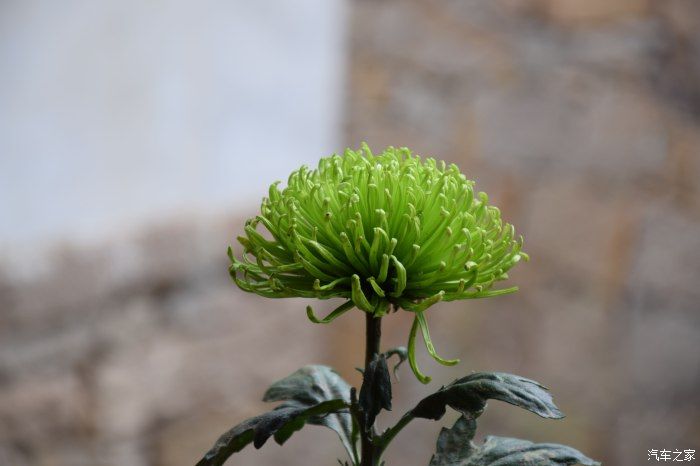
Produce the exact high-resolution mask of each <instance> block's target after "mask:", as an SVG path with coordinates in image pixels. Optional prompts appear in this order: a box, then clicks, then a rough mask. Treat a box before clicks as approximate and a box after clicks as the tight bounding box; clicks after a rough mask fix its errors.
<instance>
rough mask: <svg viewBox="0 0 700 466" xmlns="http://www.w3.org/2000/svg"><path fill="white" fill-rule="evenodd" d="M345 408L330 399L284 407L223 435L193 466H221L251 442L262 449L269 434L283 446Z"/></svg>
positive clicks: (338, 401)
mask: <svg viewBox="0 0 700 466" xmlns="http://www.w3.org/2000/svg"><path fill="white" fill-rule="evenodd" d="M347 407H348V405H347V403H346V402H345V401H344V400H330V401H324V402H321V403H318V404H314V405H313V406H310V407H294V406H287V405H286V403H285V404H283V405H280V406H278V407H277V408H275V409H274V410H272V411H270V412H267V413H265V414H261V415H260V416H255V417H253V418H250V419H247V420H245V421H243V422H242V423H240V424H238V425H237V426H235V427H233V428H232V429H231V430H229V431H228V432H226V433H225V434H223V435H222V436H221V437H219V439H218V440H217V441H216V443H215V444H214V446H213V447H212V448H211V449H210V450H209V451H208V452H207V453H206V454H205V455H204V457H203V458H202V459H201V460H200V461H199V462H198V463H197V464H196V466H221V465H223V464H224V462H225V461H226V460H227V459H228V457H229V456H231V455H232V454H234V453H236V452H239V451H241V450H242V449H243V448H244V447H245V446H246V445H248V444H249V443H251V442H253V445H254V446H255V448H260V447H262V446H263V445H264V444H265V442H267V439H269V438H270V437H271V436H272V435H274V437H275V441H276V442H277V443H279V444H280V445H282V444H283V443H284V442H285V441H287V439H289V437H291V435H292V434H293V433H294V432H296V431H297V430H299V429H301V428H302V427H303V426H304V424H305V423H307V422H311V420H312V419H321V418H322V417H324V416H326V415H328V414H329V413H336V412H338V411H341V410H345V409H346V408H347Z"/></svg>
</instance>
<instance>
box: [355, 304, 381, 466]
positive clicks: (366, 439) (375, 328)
mask: <svg viewBox="0 0 700 466" xmlns="http://www.w3.org/2000/svg"><path fill="white" fill-rule="evenodd" d="M365 316H366V321H365V322H366V329H365V370H367V367H368V366H369V363H370V362H372V359H374V357H375V356H377V355H378V354H379V342H380V340H381V337H382V318H381V317H374V315H373V314H372V313H370V312H368V313H366V314H365ZM373 436H374V426H365V425H360V445H361V451H362V460H361V463H360V465H361V466H376V464H377V462H378V461H379V454H378V449H377V448H376V446H375V444H374V439H373V438H372V437H373Z"/></svg>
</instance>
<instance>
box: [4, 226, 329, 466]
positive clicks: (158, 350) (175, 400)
mask: <svg viewBox="0 0 700 466" xmlns="http://www.w3.org/2000/svg"><path fill="white" fill-rule="evenodd" d="M243 222H244V218H242V217H235V218H229V219H218V218H206V217H203V218H191V219H187V220H186V221H185V220H183V221H182V222H175V223H168V224H164V225H162V226H161V227H157V228H150V229H144V230H143V231H141V232H134V233H133V234H132V235H130V236H128V237H123V238H118V239H111V240H109V241H107V240H105V241H104V242H103V243H101V244H96V245H94V246H92V247H86V246H80V247H78V246H75V245H66V246H63V247H57V248H55V250H54V252H53V253H52V254H51V255H50V257H48V258H46V259H45V262H46V263H45V264H44V267H43V270H41V271H37V272H36V273H34V274H32V275H31V276H30V278H24V279H23V278H21V277H18V276H17V275H16V274H12V273H11V271H7V270H6V271H4V272H3V274H2V277H1V278H0V307H1V308H2V313H0V465H3V466H5V465H7V466H10V465H11V466H24V465H35V466H49V465H50V466H102V465H104V466H112V465H114V466H116V465H129V466H166V465H192V464H194V463H195V462H196V461H197V460H198V459H199V457H201V456H202V455H203V453H204V452H205V451H206V450H207V449H208V448H209V447H210V446H211V444H213V442H214V440H215V439H216V438H217V437H218V436H219V435H220V434H221V433H223V432H224V431H225V430H227V429H228V428H229V427H231V426H232V425H233V424H235V423H237V422H239V421H241V420H243V419H245V418H246V417H251V416H253V415H255V414H258V413H259V412H262V411H263V410H266V409H270V407H269V406H265V405H264V404H263V403H261V402H260V398H261V396H262V393H263V392H264V390H265V387H266V386H268V385H269V384H270V383H272V382H273V381H274V380H277V379H279V378H282V377H284V376H286V375H287V374H289V373H290V372H292V371H293V370H294V369H295V368H296V367H298V366H300V365H303V364H304V363H308V362H313V361H317V362H326V363H328V362H330V361H328V360H324V357H323V356H319V355H323V348H322V345H321V344H320V342H319V340H315V339H313V338H312V333H313V332H314V331H315V329H314V328H313V327H312V326H310V325H304V324H303V323H302V325H299V324H298V323H299V321H300V320H305V319H306V317H305V316H304V311H303V304H302V303H298V302H294V301H292V302H282V301H279V302H275V303H274V306H273V305H272V304H270V303H266V302H263V301H264V300H261V299H258V298H257V297H254V296H250V295H245V294H244V293H242V292H239V291H237V290H235V289H234V286H233V285H232V284H231V282H230V279H229V277H228V274H227V267H228V259H227V257H226V253H225V251H226V247H227V245H228V244H229V243H230V242H231V237H232V235H233V232H235V231H238V229H240V227H241V225H242V224H243ZM299 341H302V342H303V344H299V343H298V342H299ZM315 342H319V343H315ZM313 434H318V432H310V433H306V435H307V436H308V435H313ZM304 438H305V437H304V435H302V436H301V437H300V440H299V443H297V444H292V445H290V448H288V449H286V450H282V449H281V448H279V447H277V448H275V447H268V448H267V449H266V450H265V451H263V452H257V451H255V450H253V449H252V447H251V448H250V450H251V451H247V452H244V453H243V454H241V455H240V458H239V461H241V464H270V465H273V464H306V463H305V462H304V461H305V460H304V458H307V457H310V458H312V459H314V458H315V460H314V461H318V462H319V463H321V462H323V461H324V459H326V458H329V457H330V458H332V457H334V456H338V455H340V454H341V452H340V449H339V448H336V445H335V443H334V442H333V441H331V442H327V443H328V445H327V446H326V447H321V448H318V449H316V450H315V451H314V452H312V453H311V454H310V455H309V454H307V453H305V452H304V451H303V450H302V449H303V448H304V445H305V442H304ZM326 439H327V440H332V439H333V435H332V433H330V432H329V434H328V437H326ZM272 443H274V442H272ZM290 454H291V455H292V457H295V458H298V459H299V462H297V463H295V462H293V461H292V462H290V461H287V460H285V458H286V456H287V455H290ZM314 455H318V456H314Z"/></svg>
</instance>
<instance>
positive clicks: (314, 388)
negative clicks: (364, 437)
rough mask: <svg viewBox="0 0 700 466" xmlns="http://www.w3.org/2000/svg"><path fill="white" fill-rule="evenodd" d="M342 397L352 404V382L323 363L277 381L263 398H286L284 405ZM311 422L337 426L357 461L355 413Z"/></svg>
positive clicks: (334, 415) (342, 439)
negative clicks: (353, 435) (353, 420)
mask: <svg viewBox="0 0 700 466" xmlns="http://www.w3.org/2000/svg"><path fill="white" fill-rule="evenodd" d="M335 399H340V400H343V401H344V402H345V403H346V404H349V403H350V385H348V383H347V382H346V381H345V380H343V378H342V377H340V375H339V374H338V373H337V372H335V371H334V370H333V369H332V368H330V367H328V366H322V365H309V366H305V367H302V368H301V369H299V370H297V371H296V372H294V373H293V374H291V375H289V376H288V377H285V378H284V379H282V380H280V381H278V382H275V383H274V384H273V385H272V386H271V387H270V388H268V389H267V392H265V396H264V397H263V401H285V403H284V404H283V405H282V406H293V407H308V406H311V405H314V404H317V403H321V402H323V401H328V400H335ZM308 422H309V424H314V425H321V426H325V427H328V428H329V429H333V430H334V431H335V432H336V433H337V434H338V437H340V441H341V442H342V443H343V446H344V447H345V449H346V450H347V452H348V454H349V455H350V458H352V459H353V460H356V459H357V458H356V456H357V455H356V453H355V443H354V442H353V441H352V416H351V415H350V413H349V412H348V411H342V412H337V413H332V414H329V415H327V416H322V417H313V418H311V419H310V420H309V421H308Z"/></svg>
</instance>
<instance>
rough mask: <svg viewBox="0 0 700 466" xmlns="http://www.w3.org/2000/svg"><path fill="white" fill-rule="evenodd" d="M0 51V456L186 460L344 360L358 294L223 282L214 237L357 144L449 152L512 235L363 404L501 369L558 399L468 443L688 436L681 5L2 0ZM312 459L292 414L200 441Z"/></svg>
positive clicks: (397, 338)
mask: <svg viewBox="0 0 700 466" xmlns="http://www.w3.org/2000/svg"><path fill="white" fill-rule="evenodd" d="M0 71H1V74H0V76H1V78H0V465H3V466H4V465H11V466H24V465H32V466H34V465H37V466H49V465H51V466H92V465H95V466H112V465H114V466H116V465H130V466H175V465H192V464H194V462H196V460H197V459H198V458H199V457H200V456H201V455H202V454H203V452H204V451H205V450H206V449H207V448H209V446H210V445H211V444H212V443H213V441H214V440H215V438H216V437H217V436H218V435H219V434H220V433H221V432H223V431H224V430H225V429H227V428H228V427H230V426H231V425H233V424H235V423H237V422H239V421H241V420H243V419H244V418H246V417H249V416H252V415H254V414H257V413H259V412H260V411H262V410H264V409H269V406H265V404H264V403H262V402H260V401H259V400H260V397H261V395H262V392H263V391H264V389H265V388H266V386H267V385H269V384H270V383H272V382H273V381H275V380H277V379H279V378H281V377H284V376H285V375H287V374H289V373H291V372H292V371H294V370H295V369H296V368H297V367H299V366H301V365H304V364H307V363H323V364H329V365H332V366H334V367H337V368H338V369H339V370H340V371H341V373H342V374H343V375H344V376H345V377H346V378H347V379H348V380H349V381H350V382H351V383H353V384H355V385H357V384H359V374H357V373H356V371H354V367H356V366H359V365H360V364H361V363H362V357H363V348H362V347H361V345H362V339H363V335H362V334H363V325H364V322H363V320H364V319H363V318H361V316H360V315H359V314H357V313H355V314H353V313H350V314H347V315H346V316H344V317H343V318H341V319H339V320H337V321H336V322H334V323H333V324H332V325H329V326H323V327H321V326H314V325H312V324H311V323H309V322H308V321H307V320H306V317H305V315H304V310H303V309H304V306H305V304H307V302H305V301H304V300H284V301H269V300H265V299H263V298H259V297H257V296H252V295H246V294H244V293H242V292H240V291H238V290H237V289H236V288H235V287H234V286H233V285H232V284H231V283H230V280H229V278H228V275H227V272H226V267H227V258H226V255H225V250H226V247H227V246H228V245H229V244H233V243H235V237H236V236H237V235H238V234H239V233H240V232H241V231H242V227H243V223H244V221H245V219H246V218H247V217H249V216H252V215H254V214H255V213H256V212H257V208H258V205H259V200H260V198H261V197H262V196H263V195H264V194H265V192H266V190H267V186H268V185H269V184H270V183H271V182H273V181H275V180H284V179H286V176H287V175H288V173H289V172H290V171H291V170H292V169H294V168H297V167H298V166H299V165H301V164H303V163H306V164H310V165H313V164H314V162H315V161H316V160H317V159H318V158H319V157H321V156H325V155H329V154H330V153H333V152H338V151H341V150H342V149H343V148H344V147H346V146H351V147H357V146H358V145H359V143H360V142H361V141H363V140H366V141H367V142H368V143H369V144H370V145H371V146H372V147H373V148H374V149H375V150H380V149H381V148H382V147H384V146H386V145H397V146H408V147H410V148H412V149H413V150H414V151H416V152H418V153H420V154H423V155H426V156H435V157H436V158H440V159H444V160H447V161H449V162H455V163H457V164H458V165H459V166H460V167H461V168H462V170H463V171H464V172H465V173H466V174H467V175H468V176H469V177H470V178H473V179H475V180H476V181H477V187H478V188H479V189H481V190H484V191H486V192H488V193H489V194H490V196H491V199H492V201H493V202H494V203H495V204H497V205H498V206H499V207H500V208H501V210H502V212H503V215H504V217H505V218H506V220H508V221H509V222H511V223H513V224H515V226H516V228H517V229H518V230H519V231H520V232H521V233H522V234H523V235H524V236H525V246H526V247H525V250H526V251H527V252H528V253H529V254H530V255H531V257H532V260H531V262H529V263H526V264H522V265H519V266H518V267H516V269H515V270H514V271H513V273H512V274H511V281H512V282H513V283H514V284H518V285H520V287H521V291H520V292H519V293H517V294H515V295H511V296H507V297H500V298H494V299H491V300H482V301H471V302H463V303H451V304H449V305H447V304H444V305H440V306H436V307H435V308H433V309H431V311H430V313H429V315H428V319H429V320H430V323H431V330H432V333H433V339H434V341H435V343H436V346H437V349H438V351H439V352H440V353H441V354H442V355H443V356H446V357H460V358H461V359H462V363H461V364H460V365H458V366H455V367H450V368H445V367H440V366H438V365H436V364H435V363H433V362H432V361H431V360H429V358H427V357H426V355H425V354H423V353H422V352H421V356H420V361H419V362H420V363H421V365H422V367H423V369H424V370H425V371H426V372H427V373H429V374H430V375H432V376H433V377H434V381H433V383H432V384H431V385H429V386H422V385H420V384H419V383H418V382H417V381H415V380H414V379H413V377H412V375H411V374H410V371H409V370H408V369H406V368H404V369H401V370H400V372H399V373H400V376H401V381H400V383H399V385H398V386H396V388H395V396H396V399H395V409H394V412H392V413H389V414H388V415H386V416H384V418H382V419H380V425H382V426H383V427H386V426H389V425H391V424H392V423H393V422H394V421H395V420H396V419H397V418H398V417H399V416H400V414H401V413H402V412H403V411H405V410H407V409H409V408H410V407H412V405H413V403H415V402H416V401H417V399H418V398H419V397H420V396H422V395H425V394H428V393H430V392H431V391H434V390H435V389H437V388H438V387H439V386H440V384H441V383H445V382H448V381H450V380H452V379H454V378H456V377H458V376H460V375H463V374H464V373H466V372H468V371H471V370H501V371H509V372H515V373H518V374H522V375H525V376H528V377H531V378H534V379H537V380H539V381H541V382H543V383H544V384H546V385H547V386H549V387H550V388H551V389H552V391H553V393H554V395H555V401H556V402H557V403H558V404H559V406H560V407H561V408H562V410H563V411H564V412H565V413H566V414H567V415H568V417H567V418H566V419H564V420H562V421H546V420H542V419H539V418H537V417H536V416H534V415H531V414H529V413H524V412H520V411H519V410H517V409H514V408H511V407H506V406H504V405H502V404H501V403H498V402H492V403H491V405H490V407H489V410H488V411H487V413H486V414H485V415H484V417H483V418H482V419H481V422H480V433H479V438H481V437H482V436H483V435H484V434H497V435H507V436H514V437H522V438H530V439H533V440H536V441H553V442H562V443H568V444H571V445H573V446H575V447H577V448H579V449H581V450H582V451H584V452H585V453H587V454H588V455H589V456H592V457H595V458H597V459H600V460H603V461H604V463H605V464H608V465H619V466H638V465H639V464H643V463H646V462H647V450H648V449H652V448H655V449H664V448H665V449H671V450H673V449H695V450H698V447H699V446H700V445H699V444H698V440H697V439H698V438H700V395H699V393H700V350H699V348H698V347H699V343H700V316H699V312H700V304H698V303H699V302H700V287H698V283H700V181H699V179H700V3H698V2H696V1H694V0H667V1H663V2H655V1H653V0H492V1H475V0H468V1H467V0H461V1H457V0H453V1H448V0H441V1H428V0H421V1H419V0H404V1H399V0H377V1H370V0H354V1H341V0H333V1H327V0H304V1H299V2H283V1H281V0H264V1H259V2H243V1H233V2H217V1H205V2H184V1H175V2H165V1H151V2H136V1H132V0H128V1H122V2H117V1H113V0H105V1H98V2H61V3H55V2H48V1H46V0H29V1H17V0H4V1H2V2H1V3H0ZM333 304H334V303H322V304H320V305H318V306H317V307H318V308H319V310H322V309H330V308H331V306H333ZM409 326H410V316H408V315H404V314H403V313H397V314H395V315H392V316H390V317H389V318H387V319H385V322H384V345H385V346H386V347H389V346H396V345H400V344H405V342H406V337H407V334H408V329H409ZM452 419H453V417H449V416H447V417H446V418H445V420H444V422H442V423H431V422H427V421H425V422H422V421H416V422H414V423H413V424H412V425H410V426H409V427H408V428H407V429H406V430H405V431H404V433H403V434H402V436H400V437H398V439H397V441H396V443H395V444H394V445H393V446H392V447H391V448H390V450H389V451H388V453H387V460H388V464H389V465H392V464H402V465H404V464H405V465H425V464H427V462H428V460H429V458H430V454H431V452H432V450H433V447H434V442H435V436H436V434H437V432H438V430H439V428H440V426H441V425H444V424H447V423H449V422H451V420H452ZM342 454H343V453H342V451H341V448H340V447H339V446H337V445H336V441H335V437H334V434H333V433H332V432H330V431H326V430H323V429H321V428H318V427H308V428H306V429H305V430H303V431H301V432H299V433H298V434H295V436H294V437H292V439H291V440H290V441H289V442H288V443H287V444H286V445H285V446H284V447H279V446H277V445H276V444H274V443H273V442H271V443H269V444H268V445H266V446H265V447H264V448H263V449H262V450H260V451H255V450H254V449H253V448H252V447H249V448H248V449H246V450H244V451H243V452H242V453H241V454H239V455H237V456H235V457H233V458H232V459H231V460H230V464H240V465H276V464H284V465H308V464H334V463H335V458H336V457H340V456H341V455H342Z"/></svg>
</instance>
